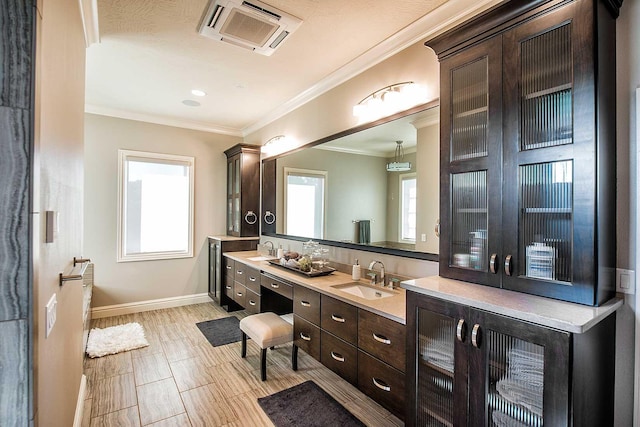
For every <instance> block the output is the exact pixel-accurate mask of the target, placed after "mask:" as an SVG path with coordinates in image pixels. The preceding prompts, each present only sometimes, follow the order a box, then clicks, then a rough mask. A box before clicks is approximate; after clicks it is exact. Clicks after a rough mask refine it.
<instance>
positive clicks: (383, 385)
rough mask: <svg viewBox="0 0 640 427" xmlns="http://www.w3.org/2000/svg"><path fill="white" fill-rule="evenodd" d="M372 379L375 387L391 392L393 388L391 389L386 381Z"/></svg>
mask: <svg viewBox="0 0 640 427" xmlns="http://www.w3.org/2000/svg"><path fill="white" fill-rule="evenodd" d="M372 379H373V385H375V386H376V387H378V388H379V389H380V390H384V391H391V387H389V386H388V385H387V383H385V382H384V381H382V380H379V379H378V378H376V377H373V378H372Z"/></svg>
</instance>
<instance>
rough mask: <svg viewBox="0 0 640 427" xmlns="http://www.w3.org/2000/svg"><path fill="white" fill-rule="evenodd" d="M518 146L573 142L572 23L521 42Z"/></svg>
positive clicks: (526, 148)
mask: <svg viewBox="0 0 640 427" xmlns="http://www.w3.org/2000/svg"><path fill="white" fill-rule="evenodd" d="M520 53H521V57H522V76H521V82H522V98H521V108H522V130H521V132H522V139H521V147H520V148H521V149H522V150H531V149H534V148H542V147H550V146H554V145H562V144H570V143H572V142H573V100H572V81H573V72H572V70H573V66H572V58H571V24H566V25H563V26H561V27H558V28H556V29H554V30H551V31H549V32H546V33H543V34H540V35H538V36H536V37H533V38H531V39H529V40H527V41H525V42H523V43H522V44H521V52H520Z"/></svg>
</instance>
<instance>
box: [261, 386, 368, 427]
mask: <svg viewBox="0 0 640 427" xmlns="http://www.w3.org/2000/svg"><path fill="white" fill-rule="evenodd" d="M258 403H259V404H260V407H262V410H263V411H264V412H265V414H267V415H268V416H269V419H271V422H273V424H275V425H276V427H290V426H291V427H293V426H305V427H326V426H341V427H351V426H353V427H362V426H364V424H363V423H362V422H361V421H360V420H359V419H357V418H356V417H355V416H354V415H353V414H352V413H351V412H349V411H347V410H346V409H345V408H344V406H342V405H341V404H340V403H338V402H337V401H336V400H335V399H334V398H333V397H331V396H330V395H329V394H328V393H327V392H326V391H324V390H323V389H321V388H320V387H319V386H318V385H317V384H316V383H314V382H313V381H306V382H303V383H302V384H298V385H297V386H294V387H291V388H288V389H286V390H282V391H279V392H278V393H275V394H272V395H271V396H266V397H261V398H259V399H258Z"/></svg>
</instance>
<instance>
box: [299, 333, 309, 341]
mask: <svg viewBox="0 0 640 427" xmlns="http://www.w3.org/2000/svg"><path fill="white" fill-rule="evenodd" d="M300 338H302V339H303V340H305V341H311V337H310V336H309V335H306V334H304V333H303V332H300Z"/></svg>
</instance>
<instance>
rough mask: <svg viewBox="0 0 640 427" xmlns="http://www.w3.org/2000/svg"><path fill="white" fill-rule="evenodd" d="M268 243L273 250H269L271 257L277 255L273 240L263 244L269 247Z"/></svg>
mask: <svg viewBox="0 0 640 427" xmlns="http://www.w3.org/2000/svg"><path fill="white" fill-rule="evenodd" d="M267 243H269V244H270V245H271V249H269V256H275V255H276V247H275V246H274V245H273V242H272V241H271V240H266V241H265V242H264V244H263V246H267Z"/></svg>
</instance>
